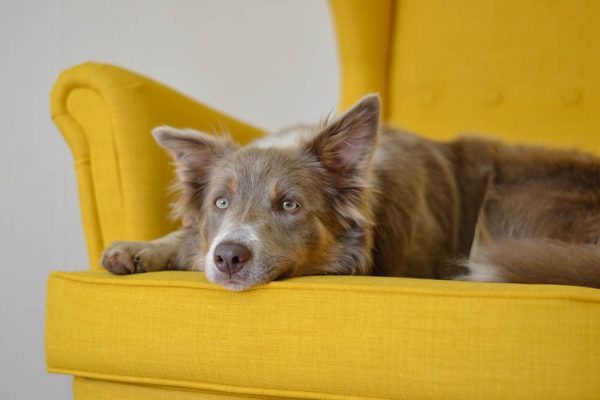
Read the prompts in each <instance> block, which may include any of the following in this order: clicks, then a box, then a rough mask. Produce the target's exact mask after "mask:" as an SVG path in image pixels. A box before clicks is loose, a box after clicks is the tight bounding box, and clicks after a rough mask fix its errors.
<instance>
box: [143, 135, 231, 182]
mask: <svg viewBox="0 0 600 400" xmlns="http://www.w3.org/2000/svg"><path fill="white" fill-rule="evenodd" d="M152 135H154V138H155V139H156V141H157V142H158V144H159V145H160V146H162V147H163V148H165V149H166V150H167V151H168V152H169V153H170V154H171V156H172V157H173V159H175V161H176V162H177V174H178V176H179V179H180V180H181V181H184V182H185V181H190V180H193V181H196V180H198V179H199V178H201V177H202V175H204V174H205V173H206V170H207V168H208V167H210V165H212V164H213V163H214V162H215V161H216V160H218V159H219V158H221V157H223V156H225V155H226V154H227V153H228V152H231V151H235V150H236V149H237V148H238V146H237V145H236V144H235V143H233V142H232V141H231V139H229V138H228V137H225V136H213V135H207V134H205V133H201V132H197V131H193V130H187V129H186V130H183V129H176V128H172V127H170V126H160V127H158V128H155V129H154V130H153V131H152Z"/></svg>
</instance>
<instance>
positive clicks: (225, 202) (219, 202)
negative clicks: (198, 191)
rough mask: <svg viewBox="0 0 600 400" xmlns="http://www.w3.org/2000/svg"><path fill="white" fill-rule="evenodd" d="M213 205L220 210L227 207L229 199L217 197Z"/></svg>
mask: <svg viewBox="0 0 600 400" xmlns="http://www.w3.org/2000/svg"><path fill="white" fill-rule="evenodd" d="M215 206H217V208H220V209H221V210H224V209H226V208H227V207H229V201H228V200H227V199H226V198H225V197H219V198H218V199H217V201H215Z"/></svg>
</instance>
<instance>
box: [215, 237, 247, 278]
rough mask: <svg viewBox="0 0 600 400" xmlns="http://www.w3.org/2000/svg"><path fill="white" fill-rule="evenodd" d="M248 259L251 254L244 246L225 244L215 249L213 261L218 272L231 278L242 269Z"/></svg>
mask: <svg viewBox="0 0 600 400" xmlns="http://www.w3.org/2000/svg"><path fill="white" fill-rule="evenodd" d="M250 257H252V252H251V251H250V249H249V248H247V247H246V246H244V245H241V244H237V243H229V242H225V243H220V244H219V245H218V246H217V247H216V248H215V255H214V257H213V259H214V261H215V265H216V266H217V269H218V270H219V271H221V272H223V273H225V274H228V275H229V276H231V275H233V274H235V273H236V272H238V271H239V270H241V269H242V268H244V265H245V264H246V262H247V261H248V260H249V259H250Z"/></svg>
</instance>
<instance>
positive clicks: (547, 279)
mask: <svg viewBox="0 0 600 400" xmlns="http://www.w3.org/2000/svg"><path fill="white" fill-rule="evenodd" d="M379 109H380V106H379V99H378V97H377V96H375V95H371V96H367V97H365V98H363V99H362V100H360V101H359V102H358V103H357V104H356V105H355V106H354V107H353V108H352V109H350V110H349V111H347V112H346V113H344V114H342V115H340V116H338V117H337V118H334V119H332V120H329V121H326V122H324V123H321V124H317V125H315V126H298V127H295V128H292V129H289V130H287V131H284V132H280V133H278V134H275V135H272V136H267V137H265V138H262V139H259V140H257V141H256V142H254V143H252V144H250V145H248V146H245V147H240V146H238V145H237V144H235V143H234V142H232V141H231V140H230V139H229V138H227V137H223V136H221V137H215V136H210V135H206V134H202V133H198V132H194V131H191V130H178V129H174V128H170V127H160V128H157V129H155V131H154V136H155V137H156V139H157V141H158V143H159V144H160V145H161V146H163V147H164V148H165V149H167V150H168V151H169V152H170V153H171V155H172V156H173V158H174V159H175V161H176V170H177V175H178V183H177V188H178V189H179V191H180V197H179V200H178V201H177V203H176V204H175V205H174V214H175V215H176V216H177V217H179V218H181V219H182V221H183V226H184V227H183V228H182V229H181V230H179V231H177V232H174V233H171V234H170V235H167V236H165V237H163V238H160V239H158V240H155V241H153V242H148V243H142V242H116V243H113V244H112V245H111V246H109V247H108V248H107V249H106V250H105V252H104V255H103V259H102V263H103V265H104V266H105V267H106V269H108V270H109V271H112V272H114V273H117V274H124V273H133V272H145V271H157V270H162V269H187V270H197V271H202V270H203V271H204V272H205V274H206V276H207V278H208V279H209V280H210V281H211V282H214V283H217V284H220V285H222V286H224V287H226V288H228V289H231V290H245V289H247V288H250V287H252V286H254V285H257V284H261V283H266V282H269V281H273V280H276V279H281V278H288V277H296V276H302V275H317V274H362V275H367V274H372V275H384V276H405V277H418V278H434V279H460V280H470V281H485V282H520V283H548V284H569V285H582V286H591V287H600V159H598V158H594V157H592V156H590V155H586V154H582V153H579V152H574V151H557V150H546V149H543V148H536V147H518V146H508V145H504V144H501V143H498V142H495V141H489V140H484V139H479V138H468V137H465V138H460V139H457V140H454V141H452V142H447V143H440V142H434V141H431V140H427V139H424V138H421V137H418V136H415V135H412V134H409V133H405V132H400V131H397V130H393V129H390V128H388V127H383V128H381V129H380V127H379V123H378V121H379Z"/></svg>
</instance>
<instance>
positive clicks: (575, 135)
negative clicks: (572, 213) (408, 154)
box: [331, 0, 600, 154]
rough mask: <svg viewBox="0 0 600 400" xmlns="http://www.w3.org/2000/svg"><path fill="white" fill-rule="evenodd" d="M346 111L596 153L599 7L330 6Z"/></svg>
mask: <svg viewBox="0 0 600 400" xmlns="http://www.w3.org/2000/svg"><path fill="white" fill-rule="evenodd" d="M331 3H332V5H333V11H334V13H333V14H334V17H335V20H334V21H335V23H336V28H337V32H338V40H339V44H340V58H341V62H340V64H341V67H342V85H341V86H342V93H341V104H342V106H343V107H347V106H349V105H350V104H352V103H353V102H354V101H356V100H357V99H358V98H359V97H361V96H362V95H364V94H365V93H367V92H369V91H373V90H377V91H380V92H381V93H382V94H383V95H384V96H383V97H384V99H385V102H386V104H385V106H386V115H385V120H386V122H390V123H392V124H394V125H397V126H402V127H404V128H407V129H409V130H412V131H415V132H418V133H420V134H423V135H425V136H429V137H431V138H434V139H449V138H452V137H455V136H456V135H458V134H461V133H478V134H487V135H489V136H492V137H495V138H500V139H502V140H505V141H509V142H518V143H541V144H545V145H551V146H556V147H567V148H571V147H577V148H580V149H583V150H586V151H590V152H595V153H597V154H600V138H599V135H600V128H599V127H600V112H598V110H600V90H599V88H600V74H598V71H600V40H599V39H598V38H600V24H599V23H598V21H599V20H600V2H598V1H594V0H573V1H564V0H548V1H543V2H539V1H521V0H491V1H477V0H460V1H453V2H451V3H449V2H447V1H444V0H410V1H393V2H391V1H388V0H375V1H361V0H349V1H346V0H333V1H332V2H331Z"/></svg>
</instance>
